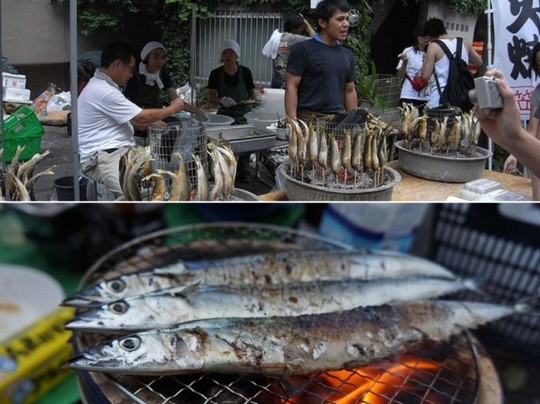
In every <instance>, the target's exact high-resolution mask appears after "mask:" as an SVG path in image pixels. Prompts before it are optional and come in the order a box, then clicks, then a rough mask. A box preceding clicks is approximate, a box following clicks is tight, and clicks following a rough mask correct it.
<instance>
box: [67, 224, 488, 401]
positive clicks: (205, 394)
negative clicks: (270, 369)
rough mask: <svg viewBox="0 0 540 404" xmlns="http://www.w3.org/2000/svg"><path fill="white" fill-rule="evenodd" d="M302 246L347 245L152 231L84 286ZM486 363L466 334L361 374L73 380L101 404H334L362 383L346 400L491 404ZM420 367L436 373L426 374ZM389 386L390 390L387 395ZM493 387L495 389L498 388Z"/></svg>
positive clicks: (80, 343) (82, 339)
mask: <svg viewBox="0 0 540 404" xmlns="http://www.w3.org/2000/svg"><path fill="white" fill-rule="evenodd" d="M306 248H311V249H316V250H321V249H322V250H335V249H348V248H350V247H349V246H347V245H345V244H342V243H339V242H336V241H333V240H329V239H326V238H322V237H320V236H317V235H315V234H313V233H308V232H302V231H297V230H292V229H284V228H281V227H276V226H269V225H259V224H256V225H255V224H243V223H222V224H219V225H215V224H198V225H190V226H184V227H179V228H176V229H169V230H165V231H160V232H157V233H153V234H151V235H147V236H144V237H141V238H138V239H135V240H133V241H132V242H129V243H127V244H125V245H123V246H121V247H118V248H117V249H115V250H113V251H111V252H110V253H108V254H107V255H105V256H104V257H102V258H101V259H99V260H98V261H97V262H96V263H95V264H94V265H93V266H92V267H91V268H90V269H89V271H88V272H87V273H86V274H85V276H84V278H83V280H82V282H81V287H85V286H88V285H90V284H92V283H95V282H97V281H101V280H105V279H110V278H112V277H115V276H118V275H119V274H125V273H131V272H136V271H141V270H146V269H150V268H152V267H155V266H160V265H167V264H171V263H173V262H176V261H177V260H178V259H182V260H196V259H203V258H204V259H212V258H218V257H227V256H238V255H245V254H253V253H263V252H270V251H282V250H286V249H288V250H295V249H298V250H305V249H306ZM104 338H106V336H102V335H98V334H90V333H88V334H84V333H78V332H74V334H73V348H74V352H75V353H78V352H81V351H82V350H84V349H86V348H88V347H91V346H93V345H95V344H96V343H99V342H100V341H102V340H103V339H104ZM485 360H486V357H485V355H484V354H483V353H482V348H481V346H479V345H478V344H477V342H475V340H474V338H473V337H472V336H471V335H470V334H469V333H464V334H463V335H461V336H458V337H456V338H453V339H452V340H451V341H450V342H449V343H444V344H440V343H438V344H428V345H422V346H420V347H419V348H418V349H417V350H413V351H408V352H404V353H401V354H399V355H398V356H396V358H393V359H392V362H389V361H381V362H380V363H375V364H372V365H371V366H370V368H369V369H371V370H369V369H368V370H366V368H362V371H358V370H352V371H338V372H327V373H323V374H318V375H310V376H309V377H305V376H302V377H291V378H288V379H276V378H263V377H253V376H242V375H222V374H193V375H182V376H174V377H173V376H160V377H148V376H144V377H142V376H128V375H121V374H104V373H97V372H78V381H79V387H80V390H81V395H82V396H83V398H85V399H86V401H87V402H100V403H107V402H111V403H112V402H114V403H133V402H135V403H252V404H255V403H261V404H272V403H280V404H293V403H332V402H336V403H338V402H340V401H339V400H340V399H343V396H344V395H345V394H350V392H351V391H354V389H355V388H356V387H357V383H358V381H357V380H358V378H362V380H363V385H364V388H365V390H366V391H365V392H364V393H362V394H361V395H359V396H358V397H357V398H355V399H354V400H348V401H346V402H349V403H353V402H355V403H370V402H372V403H374V402H378V403H379V402H384V403H404V402H418V403H433V404H435V403H444V404H450V403H456V404H457V403H467V404H469V403H475V402H480V403H482V402H490V403H495V402H497V400H495V401H477V398H478V396H479V394H481V391H482V390H481V384H480V376H479V375H481V374H483V372H482V371H481V368H482V367H483V365H482V364H483V363H484V362H485ZM419 363H423V364H424V365H426V364H427V367H428V368H435V370H431V371H429V370H426V369H424V368H422V367H421V366H419V365H418V364H419ZM395 366H400V367H401V371H400V372H399V373H398V372H394V371H392V369H394V368H395ZM383 367H384V368H385V369H387V373H388V369H390V375H389V377H388V376H387V377H386V378H385V379H383V378H379V376H375V375H371V373H365V372H368V371H370V372H371V371H374V370H377V369H380V368H383ZM495 380H497V379H496V377H495ZM392 385H393V386H394V387H393V388H392V389H390V390H389V391H388V392H385V389H388V387H389V386H392ZM396 385H397V387H396ZM497 385H498V383H495V387H496V386H497ZM366 386H367V387H366ZM381 389H382V390H381ZM494 390H496V388H495V389H494ZM343 392H347V393H343ZM367 396H371V397H377V398H378V400H379V401H364V397H367ZM411 400H413V401H411ZM342 402H343V401H342Z"/></svg>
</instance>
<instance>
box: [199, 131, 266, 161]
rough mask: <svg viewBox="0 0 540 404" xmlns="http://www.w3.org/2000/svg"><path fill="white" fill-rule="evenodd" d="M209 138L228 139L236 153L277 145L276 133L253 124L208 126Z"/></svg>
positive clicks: (207, 133)
mask: <svg viewBox="0 0 540 404" xmlns="http://www.w3.org/2000/svg"><path fill="white" fill-rule="evenodd" d="M206 135H207V136H208V138H211V139H214V140H219V139H225V140H227V141H228V142H229V143H230V145H231V147H232V149H233V152H234V153H235V154H238V153H246V152H250V153H255V152H259V151H262V150H266V149H268V148H270V147H272V146H275V145H276V134H275V133H272V132H270V131H267V130H262V129H258V128H255V127H254V126H253V125H234V126H230V127H229V126H222V127H214V128H206Z"/></svg>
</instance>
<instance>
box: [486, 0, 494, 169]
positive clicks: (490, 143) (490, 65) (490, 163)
mask: <svg viewBox="0 0 540 404" xmlns="http://www.w3.org/2000/svg"><path fill="white" fill-rule="evenodd" d="M485 13H486V14H487V68H488V69H490V68H493V54H492V52H493V44H492V38H491V22H492V21H491V17H492V15H493V9H492V8H491V0H487V9H486V11H485ZM488 150H489V151H490V152H491V155H490V157H489V158H488V170H493V140H491V138H490V137H488Z"/></svg>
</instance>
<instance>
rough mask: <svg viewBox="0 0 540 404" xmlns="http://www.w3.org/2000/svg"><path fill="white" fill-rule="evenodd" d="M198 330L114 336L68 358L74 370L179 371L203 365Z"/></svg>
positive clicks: (112, 371)
mask: <svg viewBox="0 0 540 404" xmlns="http://www.w3.org/2000/svg"><path fill="white" fill-rule="evenodd" d="M201 343H202V341H201V340H200V338H199V335H197V333H193V332H189V331H188V332H182V331H174V330H173V331H171V330H162V331H160V330H152V331H145V332H141V333H137V334H131V335H128V336H124V337H119V338H116V339H113V340H111V341H109V342H107V343H105V344H102V345H98V346H95V347H93V348H90V349H88V350H87V351H84V352H82V353H81V354H80V355H78V356H75V357H74V358H72V359H70V360H69V361H68V365H67V366H68V367H69V368H71V369H73V370H83V371H97V372H110V373H116V372H118V373H124V374H134V375H137V374H145V375H162V374H179V373H183V372H185V371H196V370H201V369H202V368H203V367H204V358H203V354H204V349H203V347H202V345H201Z"/></svg>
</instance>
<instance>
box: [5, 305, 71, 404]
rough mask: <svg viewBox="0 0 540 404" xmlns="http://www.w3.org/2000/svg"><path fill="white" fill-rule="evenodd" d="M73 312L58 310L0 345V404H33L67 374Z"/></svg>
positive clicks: (68, 309) (67, 309) (64, 309)
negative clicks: (68, 324) (69, 325)
mask: <svg viewBox="0 0 540 404" xmlns="http://www.w3.org/2000/svg"><path fill="white" fill-rule="evenodd" d="M73 314H74V309H72V308H64V307H63V308H59V309H56V310H54V311H52V312H51V313H49V314H48V315H47V316H45V317H43V318H42V319H40V320H38V321H36V322H34V323H33V324H31V325H30V326H28V327H26V328H25V329H23V330H21V331H20V332H19V333H17V334H15V335H13V336H11V337H10V338H9V339H7V340H5V341H3V342H0V404H15V403H17V404H20V403H32V402H35V401H36V400H37V399H38V398H39V397H41V396H42V395H43V394H44V393H45V392H47V391H48V390H49V389H51V388H52V387H54V386H56V385H57V384H58V383H60V382H61V381H62V380H63V379H64V378H65V377H67V376H68V375H69V374H70V370H68V369H65V368H64V365H65V364H66V362H67V360H68V359H69V358H70V357H71V356H72V348H71V344H70V343H69V339H70V338H71V332H70V331H68V330H66V329H64V324H65V323H66V322H67V321H69V320H71V319H72V318H73Z"/></svg>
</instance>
